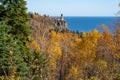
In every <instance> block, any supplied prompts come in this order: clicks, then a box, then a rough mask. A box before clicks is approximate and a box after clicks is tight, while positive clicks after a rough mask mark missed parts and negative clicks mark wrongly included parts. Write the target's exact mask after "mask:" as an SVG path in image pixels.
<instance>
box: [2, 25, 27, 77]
mask: <svg viewBox="0 0 120 80" xmlns="http://www.w3.org/2000/svg"><path fill="white" fill-rule="evenodd" d="M11 29H12V27H11V26H7V25H5V24H4V23H0V62H1V63H0V64H1V65H0V69H1V70H0V71H1V72H0V74H1V75H3V74H4V75H6V76H7V75H10V70H11V69H12V68H14V67H16V69H17V73H16V74H17V75H24V74H23V72H24V71H25V70H26V63H25V62H24V60H23V55H22V53H21V49H20V48H21V47H20V46H19V44H18V43H19V40H18V39H15V38H14V36H13V35H12V34H10V31H11ZM24 73H25V72H24Z"/></svg>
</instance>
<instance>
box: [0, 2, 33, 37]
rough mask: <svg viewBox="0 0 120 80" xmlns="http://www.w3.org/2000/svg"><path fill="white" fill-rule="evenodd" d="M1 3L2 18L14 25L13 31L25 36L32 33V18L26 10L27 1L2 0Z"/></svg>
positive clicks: (0, 18) (0, 17)
mask: <svg viewBox="0 0 120 80" xmlns="http://www.w3.org/2000/svg"><path fill="white" fill-rule="evenodd" d="M0 3H1V4H0V10H1V12H0V20H1V21H6V23H7V25H10V26H12V33H13V34H18V35H20V34H21V35H23V36H25V37H26V36H28V35H30V32H31V29H30V26H29V24H28V21H29V19H30V18H29V16H28V14H27V12H26V2H25V1H24V0H1V1H0ZM3 12H4V14H3Z"/></svg>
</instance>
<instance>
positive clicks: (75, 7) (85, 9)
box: [26, 0, 120, 16]
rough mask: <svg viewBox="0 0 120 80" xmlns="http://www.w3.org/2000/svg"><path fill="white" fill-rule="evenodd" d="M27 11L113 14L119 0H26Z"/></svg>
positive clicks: (88, 14)
mask: <svg viewBox="0 0 120 80" xmlns="http://www.w3.org/2000/svg"><path fill="white" fill-rule="evenodd" d="M26 1H27V8H28V11H29V12H38V13H39V14H41V15H44V14H47V15H50V16H59V15H60V14H61V13H63V14H64V16H115V13H117V12H118V11H119V10H120V7H118V4H119V2H120V0H26Z"/></svg>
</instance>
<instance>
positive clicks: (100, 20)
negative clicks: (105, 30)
mask: <svg viewBox="0 0 120 80" xmlns="http://www.w3.org/2000/svg"><path fill="white" fill-rule="evenodd" d="M64 19H65V20H66V21H67V24H68V28H69V30H72V31H79V32H90V31H92V30H94V29H97V28H98V27H100V25H101V24H104V25H106V26H110V25H111V24H113V23H114V22H116V21H118V20H119V19H120V17H64Z"/></svg>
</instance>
